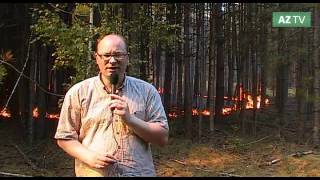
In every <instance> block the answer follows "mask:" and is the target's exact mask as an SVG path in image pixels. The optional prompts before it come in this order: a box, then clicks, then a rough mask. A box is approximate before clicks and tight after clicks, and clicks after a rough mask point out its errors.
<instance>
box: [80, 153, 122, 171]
mask: <svg viewBox="0 0 320 180" xmlns="http://www.w3.org/2000/svg"><path fill="white" fill-rule="evenodd" d="M85 161H86V162H85V163H86V164H88V165H89V166H90V167H92V168H98V169H100V168H104V167H106V166H108V165H110V164H113V163H115V162H116V159H115V158H114V157H113V156H111V155H108V154H105V153H95V152H91V153H90V154H89V155H88V157H87V158H86V160H85Z"/></svg>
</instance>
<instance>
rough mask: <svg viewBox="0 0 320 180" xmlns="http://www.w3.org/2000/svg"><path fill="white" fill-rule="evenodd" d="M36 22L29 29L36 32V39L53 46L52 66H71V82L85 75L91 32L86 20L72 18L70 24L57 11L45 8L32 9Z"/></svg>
mask: <svg viewBox="0 0 320 180" xmlns="http://www.w3.org/2000/svg"><path fill="white" fill-rule="evenodd" d="M33 10H34V11H33V16H34V18H35V19H36V23H35V24H33V25H32V27H31V29H32V30H33V31H34V32H36V34H37V35H38V39H41V40H42V41H43V42H45V43H47V44H50V45H52V46H53V47H54V48H55V51H54V52H53V54H52V56H53V57H55V62H54V68H73V69H75V72H76V75H75V77H73V76H71V77H70V80H71V84H74V83H76V82H78V81H80V80H81V79H84V78H85V77H86V73H87V72H86V69H87V67H88V65H89V63H92V62H88V56H89V53H90V54H91V52H89V50H88V42H89V39H91V38H92V36H93V34H92V32H90V29H89V26H88V25H87V23H86V22H84V21H82V20H80V19H76V18H75V19H74V23H73V24H72V25H71V26H69V27H68V26H67V25H66V24H64V22H62V20H61V19H60V17H59V16H58V14H57V13H55V12H51V11H49V10H47V9H42V8H41V10H40V9H33Z"/></svg>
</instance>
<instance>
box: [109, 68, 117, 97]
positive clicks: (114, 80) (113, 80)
mask: <svg viewBox="0 0 320 180" xmlns="http://www.w3.org/2000/svg"><path fill="white" fill-rule="evenodd" d="M110 80H111V94H116V85H117V84H118V81H119V75H118V74H117V73H112V74H111V79H110Z"/></svg>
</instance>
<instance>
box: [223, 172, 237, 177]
mask: <svg viewBox="0 0 320 180" xmlns="http://www.w3.org/2000/svg"><path fill="white" fill-rule="evenodd" d="M219 175H221V176H223V177H242V176H240V175H237V174H230V173H219Z"/></svg>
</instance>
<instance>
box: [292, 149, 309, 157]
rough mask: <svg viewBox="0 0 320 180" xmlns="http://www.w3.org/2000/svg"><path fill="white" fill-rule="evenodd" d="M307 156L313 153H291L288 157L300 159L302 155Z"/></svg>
mask: <svg viewBox="0 0 320 180" xmlns="http://www.w3.org/2000/svg"><path fill="white" fill-rule="evenodd" d="M308 154H313V151H311V150H310V151H305V152H300V151H298V152H296V153H293V154H290V155H289V156H292V157H301V156H304V155H308Z"/></svg>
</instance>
